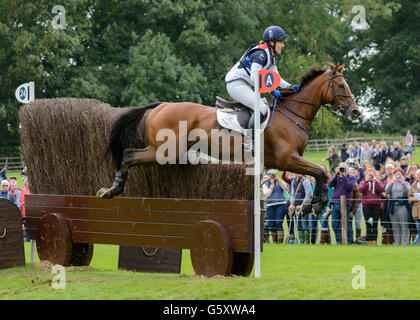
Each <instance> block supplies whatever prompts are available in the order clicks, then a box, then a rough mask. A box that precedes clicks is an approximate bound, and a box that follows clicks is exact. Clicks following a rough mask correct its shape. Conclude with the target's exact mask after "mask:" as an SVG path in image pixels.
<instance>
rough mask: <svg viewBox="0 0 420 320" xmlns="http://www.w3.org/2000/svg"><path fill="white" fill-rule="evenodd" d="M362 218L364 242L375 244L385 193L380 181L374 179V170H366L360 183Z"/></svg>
mask: <svg viewBox="0 0 420 320" xmlns="http://www.w3.org/2000/svg"><path fill="white" fill-rule="evenodd" d="M359 187H360V192H361V194H362V206H363V216H364V218H365V223H366V240H367V241H368V243H369V244H376V242H377V239H378V221H379V217H380V214H381V198H382V193H383V192H384V191H385V189H384V185H383V183H382V181H381V180H379V179H378V178H377V177H376V172H375V169H374V168H368V169H367V170H366V175H365V179H364V180H363V181H361V182H360V185H359Z"/></svg>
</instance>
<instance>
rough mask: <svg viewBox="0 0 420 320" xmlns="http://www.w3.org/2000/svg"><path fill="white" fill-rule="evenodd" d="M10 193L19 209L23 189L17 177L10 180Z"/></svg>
mask: <svg viewBox="0 0 420 320" xmlns="http://www.w3.org/2000/svg"><path fill="white" fill-rule="evenodd" d="M9 192H10V193H11V194H12V195H13V199H14V204H15V205H17V206H18V207H19V200H20V192H21V189H20V188H19V184H18V182H17V180H16V177H11V178H10V179H9Z"/></svg>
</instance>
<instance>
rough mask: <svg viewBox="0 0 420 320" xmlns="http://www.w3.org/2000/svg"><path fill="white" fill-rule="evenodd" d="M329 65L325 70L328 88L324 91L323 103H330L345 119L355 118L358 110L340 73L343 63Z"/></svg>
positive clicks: (358, 112) (358, 113)
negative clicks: (326, 70)
mask: <svg viewBox="0 0 420 320" xmlns="http://www.w3.org/2000/svg"><path fill="white" fill-rule="evenodd" d="M329 65H330V67H331V68H330V69H329V70H328V72H327V74H328V88H327V91H326V92H325V96H324V103H326V104H330V105H331V106H332V107H333V108H334V109H335V110H338V111H340V112H341V113H342V114H343V115H344V116H345V117H346V118H347V119H349V120H355V119H356V118H357V117H358V116H359V115H360V110H359V106H358V105H357V103H356V101H355V100H354V97H353V95H352V93H351V90H350V87H349V85H348V84H347V82H346V79H344V75H343V74H342V72H343V69H344V64H343V65H340V64H339V63H337V64H335V65H334V64H333V63H329Z"/></svg>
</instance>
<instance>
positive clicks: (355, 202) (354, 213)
mask: <svg viewBox="0 0 420 320" xmlns="http://www.w3.org/2000/svg"><path fill="white" fill-rule="evenodd" d="M348 172H349V174H351V175H353V176H355V177H356V183H355V184H354V188H353V194H352V196H351V198H352V199H351V202H350V219H353V218H354V225H355V227H356V238H359V237H360V236H361V233H362V204H361V203H360V191H359V185H358V171H357V169H356V168H355V167H354V166H350V167H349V168H348Z"/></svg>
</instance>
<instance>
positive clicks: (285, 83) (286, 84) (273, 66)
mask: <svg viewBox="0 0 420 320" xmlns="http://www.w3.org/2000/svg"><path fill="white" fill-rule="evenodd" d="M270 70H273V71H275V72H277V74H279V75H280V73H279V70H278V69H277V65H276V64H273V65H272V66H271V67H270ZM280 79H281V81H280V85H279V87H280V88H282V89H284V88H287V87H290V86H291V84H290V83H289V82H287V81H286V80H284V79H283V78H282V77H280Z"/></svg>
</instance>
